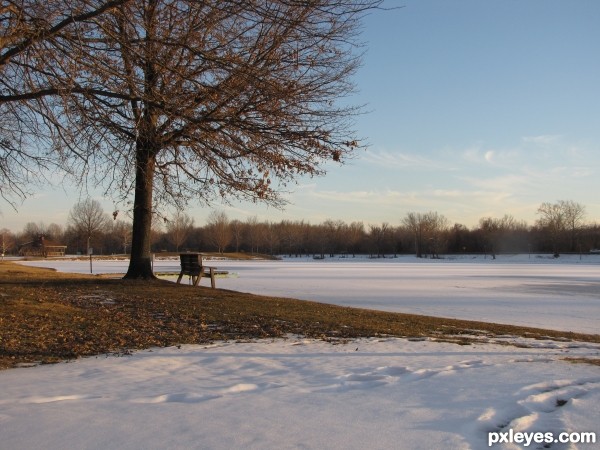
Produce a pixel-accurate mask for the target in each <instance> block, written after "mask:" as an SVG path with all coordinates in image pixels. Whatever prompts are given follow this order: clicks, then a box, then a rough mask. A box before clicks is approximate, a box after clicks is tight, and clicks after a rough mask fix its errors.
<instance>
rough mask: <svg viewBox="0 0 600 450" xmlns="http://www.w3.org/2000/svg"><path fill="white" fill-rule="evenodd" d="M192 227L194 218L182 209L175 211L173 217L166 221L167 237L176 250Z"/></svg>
mask: <svg viewBox="0 0 600 450" xmlns="http://www.w3.org/2000/svg"><path fill="white" fill-rule="evenodd" d="M193 227H194V219H192V218H191V217H190V216H188V215H187V214H186V213H184V212H182V211H177V212H176V213H175V215H174V216H173V218H172V219H171V220H169V221H167V225H166V229H167V237H168V239H169V241H170V242H171V243H172V244H173V245H174V246H175V251H176V252H178V251H179V247H181V246H182V245H183V244H184V243H185V241H186V239H187V238H188V236H189V235H190V233H191V231H192V228H193Z"/></svg>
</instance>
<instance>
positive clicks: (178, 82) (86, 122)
mask: <svg viewBox="0 0 600 450" xmlns="http://www.w3.org/2000/svg"><path fill="white" fill-rule="evenodd" d="M74 3H75V4H76V5H80V3H78V2H77V1H75V2H74ZM381 3H382V0H313V1H310V2H290V1H289V0H272V1H267V2H265V1H262V0H218V1H217V0H206V1H202V2H198V1H192V0H173V1H166V0H140V1H136V2H121V4H119V5H116V6H115V7H114V8H111V9H110V10H107V11H106V12H105V13H103V14H101V15H96V16H90V17H89V18H87V19H86V20H82V21H81V22H78V23H77V32H76V33H66V32H65V33H62V34H61V33H58V34H57V35H56V37H57V40H55V41H53V43H54V44H55V46H56V47H58V48H59V49H60V51H53V48H52V47H44V48H43V51H44V52H45V54H44V56H45V57H46V59H45V61H49V63H47V64H49V65H50V68H49V69H48V68H47V67H44V68H45V69H48V70H37V71H36V70H33V69H29V68H28V66H27V61H28V60H27V52H24V53H18V54H16V55H15V56H14V57H13V58H11V59H10V61H11V65H12V68H14V67H16V68H17V69H18V70H14V73H15V75H17V74H21V75H25V77H23V79H30V78H32V79H33V80H34V81H35V83H34V86H31V87H30V88H29V89H25V90H24V92H25V94H19V93H18V90H17V89H14V87H13V86H11V88H12V89H11V91H10V92H9V93H8V94H6V95H4V94H3V95H1V96H0V102H3V103H6V102H13V104H14V102H21V103H18V105H19V107H20V108H21V109H25V110H27V111H30V112H31V113H32V114H34V115H36V117H43V120H42V122H43V123H44V125H47V126H48V129H49V130H50V131H49V132H48V138H49V139H51V140H52V142H53V144H54V147H53V148H55V149H60V150H61V151H62V152H64V156H65V157H70V158H71V160H70V163H71V164H69V167H72V170H73V172H74V173H75V174H77V175H78V176H79V177H80V179H81V180H84V179H89V180H90V181H91V182H92V183H95V184H98V185H100V184H101V185H103V186H105V187H106V189H107V192H109V191H110V192H115V195H118V193H119V192H120V193H121V195H122V197H121V200H126V199H127V198H128V197H129V193H130V192H131V191H133V192H134V198H133V240H132V251H131V260H130V266H129V269H128V272H127V275H126V278H151V277H153V274H152V270H151V255H150V241H151V239H150V230H151V220H152V211H153V209H154V207H155V205H156V204H157V203H166V202H168V203H170V204H172V205H174V206H176V207H179V208H182V207H183V206H184V205H185V204H186V203H187V201H189V200H190V199H194V200H196V201H200V202H204V203H208V202H210V201H211V200H215V199H218V200H222V199H226V198H228V197H234V198H240V199H244V200H249V201H260V202H266V203H268V204H271V205H275V206H282V205H283V204H284V201H283V200H282V198H281V196H280V195H279V193H280V192H281V190H282V189H285V188H286V184H287V183H289V182H293V181H294V180H296V179H297V178H298V177H299V176H302V175H310V176H314V175H322V174H324V169H323V163H324V162H326V161H328V160H335V161H340V162H342V161H343V160H345V159H346V158H347V157H350V156H351V155H352V154H353V153H354V151H355V150H356V149H357V148H360V147H362V144H361V142H360V141H359V140H358V138H357V137H356V136H355V135H354V132H353V130H352V125H353V124H352V121H351V118H352V116H353V115H354V114H357V113H358V112H360V109H359V108H356V107H354V106H348V104H347V103H345V104H342V103H341V102H338V100H339V99H340V98H343V97H345V96H347V95H348V94H350V93H351V92H352V91H353V88H354V86H353V84H352V82H351V76H352V75H353V74H354V73H355V72H356V70H357V68H358V66H359V63H360V56H361V55H360V52H356V51H355V50H356V49H357V48H359V46H360V42H359V41H358V33H359V30H360V28H359V25H360V21H361V19H362V17H363V16H364V14H366V13H367V12H368V11H370V10H372V9H374V8H378V7H380V5H381ZM81 4H85V3H81ZM59 37H60V39H58V38H59ZM75 37H77V39H75ZM36 48H37V47H36ZM40 51H41V50H40ZM14 61H23V63H22V64H20V65H16V64H17V63H15V62H14ZM31 72H33V73H34V76H33V77H31V76H30V74H31ZM15 83H16V81H15ZM7 84H9V83H7ZM16 84H18V83H16Z"/></svg>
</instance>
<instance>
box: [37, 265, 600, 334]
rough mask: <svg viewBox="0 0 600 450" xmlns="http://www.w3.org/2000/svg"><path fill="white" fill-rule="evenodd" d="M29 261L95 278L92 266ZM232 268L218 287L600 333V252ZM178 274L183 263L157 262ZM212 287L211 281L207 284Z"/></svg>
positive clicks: (102, 268) (119, 269)
mask: <svg viewBox="0 0 600 450" xmlns="http://www.w3.org/2000/svg"><path fill="white" fill-rule="evenodd" d="M26 264H31V265H37V266H44V267H54V268H56V269H58V270H60V271H64V272H80V273H89V262H86V261H67V260H65V261H36V262H28V263H26ZM206 264H207V265H210V266H214V267H217V268H218V269H223V270H228V271H229V272H230V276H229V277H227V278H219V279H218V280H217V287H218V288H223V289H231V290H236V291H242V292H251V293H255V294H263V295H272V296H282V297H291V298H298V299H304V300H315V301H319V302H324V303H333V304H337V305H343V306H352V307H360V308H370V309H377V310H384V311H394V312H406V313H415V314H425V315H432V316H439V317H451V318H460V319H469V320H479V321H487V322H497V323H508V324H515V325H527V326H533V327H540V328H550V329H556V330H566V331H574V332H583V333H594V334H597V333H600V255H584V256H583V257H580V256H578V255H572V256H563V257H560V258H558V259H554V258H549V257H541V256H536V255H532V256H528V255H518V256H500V257H498V259H496V260H492V259H491V258H489V257H487V258H486V259H484V257H483V256H478V257H466V256H465V257H461V258H447V259H440V260H427V259H416V258H414V257H412V256H403V257H399V258H393V259H392V258H390V259H368V258H360V257H357V258H346V259H341V258H326V259H325V260H313V259H306V258H284V259H283V260H281V261H228V260H212V261H208V262H206ZM93 268H94V273H123V272H125V271H126V269H127V261H94V264H93ZM154 269H155V271H156V272H168V271H172V272H176V271H178V270H179V261H177V260H172V261H162V260H157V261H155V265H154ZM202 283H203V284H204V285H207V284H208V280H206V279H204V280H202Z"/></svg>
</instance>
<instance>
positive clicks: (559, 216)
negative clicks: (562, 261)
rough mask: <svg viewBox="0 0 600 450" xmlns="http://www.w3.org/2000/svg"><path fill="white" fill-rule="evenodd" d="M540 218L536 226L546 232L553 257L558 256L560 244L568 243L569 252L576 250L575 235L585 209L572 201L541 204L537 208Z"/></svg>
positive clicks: (582, 220) (579, 227) (581, 224)
mask: <svg viewBox="0 0 600 450" xmlns="http://www.w3.org/2000/svg"><path fill="white" fill-rule="evenodd" d="M537 212H538V214H539V215H540V216H541V217H540V219H539V220H538V225H539V226H540V227H541V228H545V229H546V230H547V231H548V234H549V236H550V240H551V241H552V247H553V250H554V255H555V256H558V254H559V248H560V246H561V245H560V242H561V240H562V239H563V238H564V239H565V240H568V242H569V244H568V245H569V250H570V251H575V250H576V248H575V247H576V240H577V234H578V232H579V230H580V229H581V227H582V226H583V224H584V218H585V207H584V206H583V205H581V204H579V203H576V202H574V201H572V200H559V201H558V202H556V203H548V202H545V203H542V204H541V205H540V207H539V208H538V211H537Z"/></svg>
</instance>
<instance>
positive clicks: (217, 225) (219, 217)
mask: <svg viewBox="0 0 600 450" xmlns="http://www.w3.org/2000/svg"><path fill="white" fill-rule="evenodd" d="M204 229H205V231H206V238H207V240H208V241H209V242H210V243H212V244H213V245H214V247H215V248H216V249H217V251H218V252H219V253H223V252H224V251H225V249H226V248H227V246H228V245H229V244H230V243H231V241H232V240H233V231H232V228H231V224H230V221H229V218H228V217H227V214H225V213H224V212H222V211H221V212H217V211H213V212H211V213H210V216H209V217H208V221H207V224H206V227H205V228H204Z"/></svg>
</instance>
